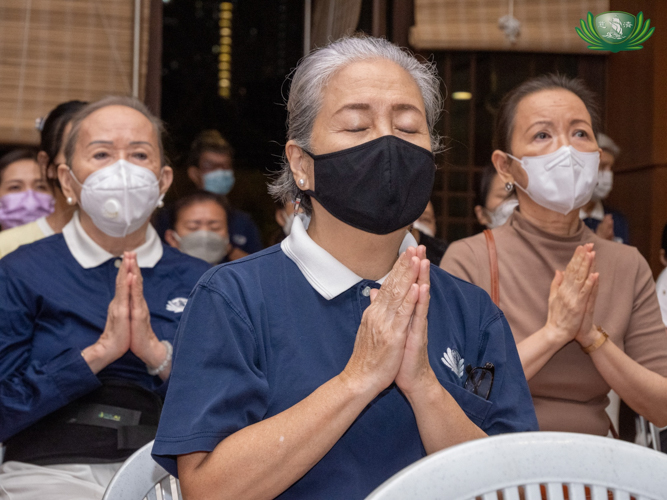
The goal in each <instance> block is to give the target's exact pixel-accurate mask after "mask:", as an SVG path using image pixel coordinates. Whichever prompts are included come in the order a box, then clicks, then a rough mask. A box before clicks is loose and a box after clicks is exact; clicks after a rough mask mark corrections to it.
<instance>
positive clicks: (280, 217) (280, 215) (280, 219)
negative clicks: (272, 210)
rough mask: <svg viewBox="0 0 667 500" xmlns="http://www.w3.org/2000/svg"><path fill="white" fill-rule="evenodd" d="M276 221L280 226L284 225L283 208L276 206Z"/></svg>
mask: <svg viewBox="0 0 667 500" xmlns="http://www.w3.org/2000/svg"><path fill="white" fill-rule="evenodd" d="M276 222H277V223H278V225H279V226H280V227H284V226H285V222H287V221H286V220H285V210H284V209H282V208H276Z"/></svg>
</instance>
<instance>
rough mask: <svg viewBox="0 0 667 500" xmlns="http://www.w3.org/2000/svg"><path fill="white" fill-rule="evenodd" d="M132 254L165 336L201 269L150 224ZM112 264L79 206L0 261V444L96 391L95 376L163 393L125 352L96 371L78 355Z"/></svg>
mask: <svg viewBox="0 0 667 500" xmlns="http://www.w3.org/2000/svg"><path fill="white" fill-rule="evenodd" d="M136 253H137V262H138V264H139V267H140V268H141V272H142V276H143V280H144V296H145V298H146V302H147V303H148V308H149V310H150V312H151V325H152V327H153V330H154V331H155V334H156V335H157V337H158V338H159V339H160V340H169V341H173V338H174V334H175V331H176V327H177V325H178V321H179V320H180V317H181V314H182V311H183V308H184V307H185V303H186V302H187V297H188V295H189V293H190V291H191V290H192V288H193V287H194V285H195V284H196V282H197V280H198V279H199V278H200V277H201V275H202V274H203V273H204V272H205V271H206V270H207V269H209V266H208V264H206V263H205V262H204V261H202V260H199V259H195V258H193V257H189V256H187V255H185V254H182V253H181V252H179V251H178V250H175V249H173V248H171V247H169V246H166V245H162V243H161V242H160V239H159V238H158V235H157V233H156V232H155V230H154V229H153V227H152V226H149V227H148V230H147V233H146V242H145V243H144V244H143V245H142V246H140V247H139V248H138V249H137V250H136ZM120 263H121V259H119V258H115V257H114V256H113V255H111V254H109V253H108V252H106V251H105V250H104V249H102V248H101V247H100V246H98V245H97V244H96V243H95V242H94V241H93V240H92V239H91V238H90V236H88V234H87V233H86V232H85V231H84V230H83V228H82V227H81V223H80V221H79V217H78V213H77V214H75V216H74V218H73V219H72V221H71V222H70V223H69V224H68V225H67V226H65V228H64V230H63V233H62V234H57V235H54V236H51V237H49V238H46V239H43V240H40V241H38V242H36V243H32V244H30V245H26V246H22V247H20V248H19V249H18V250H16V251H14V252H12V253H11V254H9V255H7V256H6V257H5V258H3V259H1V260H0V441H4V440H6V439H7V438H9V437H11V436H12V435H14V434H16V433H17V432H19V431H21V430H22V429H24V428H26V427H28V426H30V425H31V424H33V423H35V422H37V421H38V420H39V419H41V418H42V417H44V416H46V415H49V414H50V413H52V412H54V411H55V410H57V409H59V408H61V407H63V406H65V405H66V404H68V403H71V402H72V401H74V400H76V399H78V398H80V397H82V396H84V395H86V394H88V393H90V392H91V391H93V390H94V389H97V388H98V387H100V386H101V382H100V378H104V377H114V378H119V379H125V380H129V381H133V382H136V383H138V384H140V385H142V386H143V387H145V388H147V389H150V390H154V391H158V392H159V390H160V389H161V388H162V389H163V390H164V388H163V387H162V386H164V385H165V384H164V383H163V382H162V380H161V379H160V378H159V377H157V376H156V377H153V376H151V375H149V374H148V373H147V370H146V365H145V364H144V363H143V362H142V361H141V360H140V359H139V358H137V357H136V356H135V355H134V354H132V353H131V352H128V353H126V354H125V355H124V356H122V357H121V358H120V359H118V360H116V361H114V362H113V363H111V364H110V365H109V366H107V367H106V368H105V369H103V370H102V371H101V372H100V373H99V374H98V375H97V376H96V375H94V374H93V372H92V371H91V370H90V368H89V367H88V365H87V364H86V362H85V361H84V359H83V356H82V355H81V351H82V350H83V349H85V348H86V347H88V346H90V345H92V344H94V343H95V342H96V341H97V340H98V339H99V337H100V335H101V334H102V331H103V330H104V327H105V324H106V320H107V310H108V307H109V303H110V302H111V300H112V299H113V297H114V295H115V285H116V275H117V273H118V267H119V265H120Z"/></svg>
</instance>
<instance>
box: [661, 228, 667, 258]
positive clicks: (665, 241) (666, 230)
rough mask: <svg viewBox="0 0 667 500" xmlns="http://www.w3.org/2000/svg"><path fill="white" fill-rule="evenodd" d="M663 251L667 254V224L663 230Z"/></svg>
mask: <svg viewBox="0 0 667 500" xmlns="http://www.w3.org/2000/svg"><path fill="white" fill-rule="evenodd" d="M662 249H663V250H664V251H665V252H666V253H667V224H665V227H663V228H662Z"/></svg>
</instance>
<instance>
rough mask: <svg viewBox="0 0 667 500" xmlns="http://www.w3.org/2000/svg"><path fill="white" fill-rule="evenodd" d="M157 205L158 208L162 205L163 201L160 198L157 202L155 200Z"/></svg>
mask: <svg viewBox="0 0 667 500" xmlns="http://www.w3.org/2000/svg"><path fill="white" fill-rule="evenodd" d="M157 207H158V208H162V207H164V201H162V200H160V201H158V202H157Z"/></svg>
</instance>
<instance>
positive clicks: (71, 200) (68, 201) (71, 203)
mask: <svg viewBox="0 0 667 500" xmlns="http://www.w3.org/2000/svg"><path fill="white" fill-rule="evenodd" d="M67 204H68V205H74V199H73V198H72V197H71V196H68V197H67Z"/></svg>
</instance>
